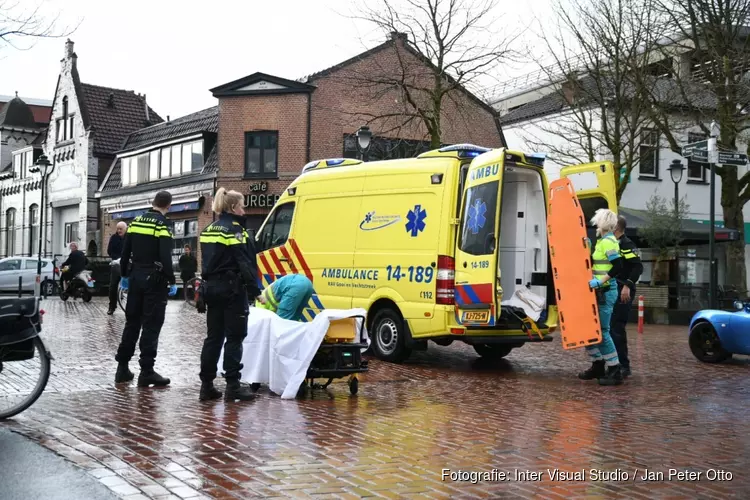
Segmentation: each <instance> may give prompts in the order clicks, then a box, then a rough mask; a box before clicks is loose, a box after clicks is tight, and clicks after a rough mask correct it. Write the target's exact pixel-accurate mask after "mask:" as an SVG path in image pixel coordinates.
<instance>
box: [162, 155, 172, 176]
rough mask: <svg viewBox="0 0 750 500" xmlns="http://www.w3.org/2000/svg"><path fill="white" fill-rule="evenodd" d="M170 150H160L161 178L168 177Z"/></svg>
mask: <svg viewBox="0 0 750 500" xmlns="http://www.w3.org/2000/svg"><path fill="white" fill-rule="evenodd" d="M171 151H172V150H171V149H170V148H162V150H161V177H162V178H165V177H169V161H170V158H171V156H170V153H171Z"/></svg>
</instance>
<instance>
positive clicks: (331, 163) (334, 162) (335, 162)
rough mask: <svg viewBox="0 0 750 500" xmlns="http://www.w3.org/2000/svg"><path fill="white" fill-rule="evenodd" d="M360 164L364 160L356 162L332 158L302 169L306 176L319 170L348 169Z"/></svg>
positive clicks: (313, 162)
mask: <svg viewBox="0 0 750 500" xmlns="http://www.w3.org/2000/svg"><path fill="white" fill-rule="evenodd" d="M360 163H362V160H355V159H353V158H330V159H328V160H315V161H311V162H310V163H308V164H307V165H305V166H304V167H302V173H303V174H304V173H306V172H309V171H311V170H316V169H318V168H325V167H347V166H349V165H359V164H360Z"/></svg>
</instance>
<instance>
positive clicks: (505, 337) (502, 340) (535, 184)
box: [256, 144, 617, 362]
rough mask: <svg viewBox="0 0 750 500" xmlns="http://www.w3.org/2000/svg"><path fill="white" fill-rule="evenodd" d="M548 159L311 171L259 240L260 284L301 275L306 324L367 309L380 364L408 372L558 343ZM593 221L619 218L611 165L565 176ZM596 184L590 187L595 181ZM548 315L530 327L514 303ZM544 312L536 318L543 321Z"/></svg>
mask: <svg viewBox="0 0 750 500" xmlns="http://www.w3.org/2000/svg"><path fill="white" fill-rule="evenodd" d="M543 164H544V157H543V156H539V155H532V154H524V153H521V152H516V151H510V150H508V149H505V148H500V149H487V148H483V147H479V146H474V145H470V144H459V145H453V146H447V147H444V148H441V149H437V150H433V151H429V152H426V153H423V154H421V155H419V156H418V157H416V158H409V159H399V160H385V161H373V162H367V163H363V162H362V161H359V160H354V159H341V158H339V159H329V160H320V161H313V162H311V163H309V164H307V165H306V166H305V167H304V168H303V170H302V173H301V175H300V176H299V177H298V178H297V179H296V180H294V181H293V182H292V183H291V184H290V185H289V187H288V188H287V189H286V191H285V192H284V193H283V195H282V196H281V197H280V198H279V201H278V202H277V203H276V205H275V206H274V208H273V210H272V211H271V213H270V214H269V215H268V217H267V218H266V220H265V221H264V223H263V225H262V226H261V228H260V229H259V231H258V233H257V236H256V250H257V252H258V267H259V274H260V276H259V279H260V280H261V285H262V287H267V286H268V285H270V284H271V283H272V282H273V281H274V280H276V279H278V278H279V277H280V276H283V275H285V274H289V273H302V274H305V275H307V276H308V277H309V278H310V279H311V280H312V282H313V287H314V290H315V293H314V295H313V297H312V299H311V300H310V303H309V304H308V307H307V309H306V310H305V313H304V315H305V317H304V320H306V321H310V320H312V318H314V317H315V315H316V314H317V313H318V312H320V311H321V310H322V309H324V308H325V309H350V308H364V309H365V310H367V311H368V315H367V327H368V332H369V334H370V337H371V339H372V350H373V353H374V354H375V355H376V356H377V357H378V358H380V359H383V360H387V361H392V362H400V361H403V360H404V359H406V358H407V357H408V356H409V354H410V353H411V352H412V351H413V350H425V349H426V348H427V341H428V340H431V341H433V342H435V343H437V344H439V345H443V346H445V345H449V344H451V343H452V342H453V341H456V340H458V341H462V342H466V343H468V344H471V345H472V346H473V347H474V349H475V350H476V352H477V353H478V354H479V355H480V356H483V357H488V358H502V357H504V356H506V355H507V354H508V353H509V352H510V351H511V350H512V349H513V348H514V347H520V346H522V345H523V344H524V343H526V342H541V341H550V340H552V337H551V336H550V334H551V333H552V332H553V331H554V330H555V328H556V326H557V320H558V317H557V307H556V306H555V288H554V286H553V281H552V275H551V266H550V264H549V262H550V259H549V248H548V246H547V231H548V229H547V221H546V215H547V193H548V183H547V178H546V176H545V173H544V170H543ZM561 175H564V176H568V177H575V176H583V179H582V180H581V181H580V182H581V184H580V186H581V188H580V190H578V189H579V182H578V181H577V180H573V179H571V181H572V182H573V184H574V186H575V187H576V189H577V190H578V191H577V195H578V197H579V200H580V202H581V204H582V207H583V210H584V214H585V216H586V218H587V219H590V217H591V215H592V214H593V212H594V210H596V209H597V208H601V207H608V208H610V209H611V210H616V205H617V203H616V197H615V184H614V174H613V165H612V164H611V163H609V162H600V163H595V164H588V165H579V166H572V167H566V168H564V169H563V170H562V172H561ZM586 177H588V178H586ZM523 290H526V291H528V292H531V293H532V294H533V295H532V296H533V297H536V298H538V299H540V300H541V301H542V304H541V305H542V311H541V316H540V317H538V318H536V321H529V318H528V316H527V315H526V314H525V312H524V309H523V308H520V307H518V302H517V301H516V302H515V303H512V302H513V301H512V299H513V298H514V296H516V295H517V294H516V292H517V291H523ZM537 312H539V309H537Z"/></svg>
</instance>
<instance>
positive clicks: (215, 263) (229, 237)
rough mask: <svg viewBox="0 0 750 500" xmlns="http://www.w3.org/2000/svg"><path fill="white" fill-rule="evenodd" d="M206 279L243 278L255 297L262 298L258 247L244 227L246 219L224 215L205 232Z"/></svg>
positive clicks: (203, 260)
mask: <svg viewBox="0 0 750 500" xmlns="http://www.w3.org/2000/svg"><path fill="white" fill-rule="evenodd" d="M200 244H201V254H202V255H201V257H202V263H203V267H202V269H203V272H202V275H201V276H202V278H203V279H204V280H206V281H211V280H221V279H223V278H224V277H225V276H226V275H227V274H228V273H233V274H236V275H238V276H241V277H242V282H243V284H244V285H245V286H246V287H247V291H248V292H249V293H250V294H251V297H257V296H259V295H260V288H258V264H257V262H256V256H255V246H254V245H253V244H252V242H251V241H250V235H249V234H248V232H247V230H246V229H245V227H244V217H240V216H238V215H234V214H230V213H226V212H222V214H221V215H220V216H219V219H218V220H216V221H215V222H213V223H211V224H209V225H208V226H207V227H206V228H205V229H204V230H203V232H202V233H201V236H200Z"/></svg>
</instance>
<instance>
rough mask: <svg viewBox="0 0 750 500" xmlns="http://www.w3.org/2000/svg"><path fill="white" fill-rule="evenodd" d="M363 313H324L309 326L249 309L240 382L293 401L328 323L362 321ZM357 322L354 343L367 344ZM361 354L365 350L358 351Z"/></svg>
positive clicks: (222, 367)
mask: <svg viewBox="0 0 750 500" xmlns="http://www.w3.org/2000/svg"><path fill="white" fill-rule="evenodd" d="M366 315H367V311H365V310H364V309H347V310H343V309H325V310H323V311H321V312H320V313H319V314H318V315H317V316H315V318H314V319H313V320H312V321H311V322H309V323H300V322H298V321H290V320H286V319H282V318H279V317H278V316H277V315H276V314H274V313H272V312H270V311H267V310H265V309H261V308H257V307H251V308H250V315H249V316H248V319H247V337H246V338H245V341H244V343H243V346H242V364H243V365H244V366H243V368H242V375H241V380H242V381H243V382H246V383H249V384H253V383H258V384H268V388H269V389H270V390H271V391H273V392H274V393H276V394H280V395H281V398H282V399H293V398H295V397H296V396H297V391H298V390H299V387H300V385H301V384H302V382H303V381H304V379H305V376H306V375H307V369H308V367H309V366H310V363H311V362H312V359H313V357H314V356H315V353H316V352H317V351H318V347H320V344H321V342H323V338H324V337H325V336H326V332H328V326H329V325H330V322H331V321H332V320H337V319H344V318H351V317H353V316H362V317H366ZM362 326H363V325H362V319H361V318H357V332H358V333H359V331H360V328H362V335H361V337H360V338H357V339H356V340H357V342H358V343H367V345H369V344H370V339H369V337H368V335H367V328H364V327H362ZM362 350H363V351H365V350H366V349H362ZM223 365H224V351H223V349H222V352H221V356H220V357H219V365H218V373H223V372H224V366H223Z"/></svg>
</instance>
